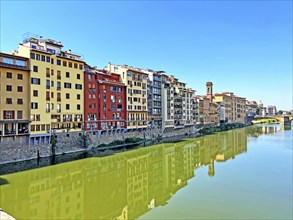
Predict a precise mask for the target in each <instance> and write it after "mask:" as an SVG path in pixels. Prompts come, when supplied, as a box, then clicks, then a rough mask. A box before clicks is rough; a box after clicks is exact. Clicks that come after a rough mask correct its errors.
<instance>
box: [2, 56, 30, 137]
mask: <svg viewBox="0 0 293 220" xmlns="http://www.w3.org/2000/svg"><path fill="white" fill-rule="evenodd" d="M28 62H29V59H28V58H25V57H20V56H15V55H10V54H5V53H0V93H1V96H0V142H2V141H5V140H10V139H12V140H17V141H19V142H26V140H27V136H28V135H29V121H30V117H29V114H30V107H29V106H30V100H29V96H30V93H29V89H30V70H29V67H28Z"/></svg>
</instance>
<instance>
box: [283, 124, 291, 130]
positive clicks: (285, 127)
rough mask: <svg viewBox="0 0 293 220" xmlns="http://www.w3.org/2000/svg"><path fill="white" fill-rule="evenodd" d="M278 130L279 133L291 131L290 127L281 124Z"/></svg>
mask: <svg viewBox="0 0 293 220" xmlns="http://www.w3.org/2000/svg"><path fill="white" fill-rule="evenodd" d="M280 130H281V131H285V130H291V125H283V124H280Z"/></svg>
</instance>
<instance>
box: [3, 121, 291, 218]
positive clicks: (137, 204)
mask: <svg viewBox="0 0 293 220" xmlns="http://www.w3.org/2000/svg"><path fill="white" fill-rule="evenodd" d="M292 134H293V130H291V129H290V130H282V129H280V127H279V126H278V125H269V126H253V127H247V128H242V129H235V130H231V131H227V132H221V133H217V134H214V135H208V136H204V137H199V138H192V139H184V140H183V141H180V142H176V143H164V144H159V145H154V146H148V147H143V148H139V149H136V150H132V151H127V152H123V153H118V154H115V155H111V156H107V157H92V158H87V159H82V160H77V161H72V162H67V163H62V164H58V165H53V166H47V167H42V168H38V169H32V170H27V171H22V172H16V173H12V174H7V175H1V176H0V178H1V179H2V183H1V182H0V207H1V208H3V210H4V211H6V212H7V213H9V214H10V215H12V216H13V217H15V218H16V219H121V220H122V219H292V196H293V195H292V153H293V151H292V141H293V140H292V139H293V138H292V136H293V135H292ZM0 166H1V165H0ZM4 180H5V181H4Z"/></svg>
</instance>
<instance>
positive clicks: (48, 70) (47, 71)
mask: <svg viewBox="0 0 293 220" xmlns="http://www.w3.org/2000/svg"><path fill="white" fill-rule="evenodd" d="M46 77H50V68H46Z"/></svg>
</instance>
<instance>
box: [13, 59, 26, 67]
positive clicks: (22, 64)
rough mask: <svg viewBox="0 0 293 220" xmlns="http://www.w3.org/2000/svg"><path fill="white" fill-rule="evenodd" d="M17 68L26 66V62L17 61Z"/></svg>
mask: <svg viewBox="0 0 293 220" xmlns="http://www.w3.org/2000/svg"><path fill="white" fill-rule="evenodd" d="M15 64H16V65H17V66H26V62H25V61H23V60H15Z"/></svg>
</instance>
